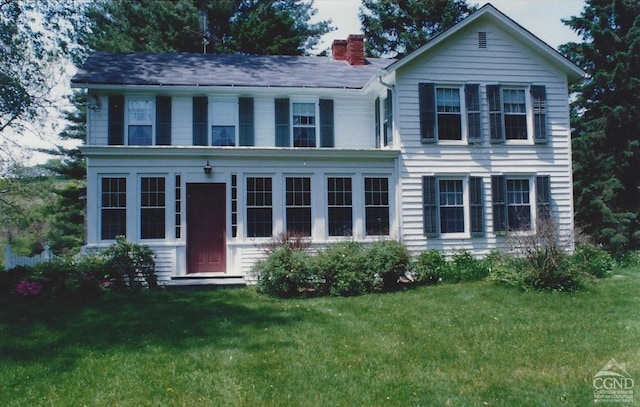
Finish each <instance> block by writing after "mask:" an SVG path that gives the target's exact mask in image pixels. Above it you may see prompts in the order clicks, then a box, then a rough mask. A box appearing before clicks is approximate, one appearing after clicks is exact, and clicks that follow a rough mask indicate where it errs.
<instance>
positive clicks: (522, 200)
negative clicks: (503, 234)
mask: <svg viewBox="0 0 640 407" xmlns="http://www.w3.org/2000/svg"><path fill="white" fill-rule="evenodd" d="M507 222H508V225H509V230H529V229H531V201H530V199H529V180H528V179H507Z"/></svg>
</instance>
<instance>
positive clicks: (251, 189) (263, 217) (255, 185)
mask: <svg viewBox="0 0 640 407" xmlns="http://www.w3.org/2000/svg"><path fill="white" fill-rule="evenodd" d="M272 195H273V192H272V180H271V178H269V177H248V178H247V236H248V237H270V236H271V235H272V232H273V206H272V205H273V203H272Z"/></svg>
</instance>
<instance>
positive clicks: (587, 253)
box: [571, 244, 613, 278]
mask: <svg viewBox="0 0 640 407" xmlns="http://www.w3.org/2000/svg"><path fill="white" fill-rule="evenodd" d="M571 266H572V267H573V268H574V269H576V270H577V271H581V272H584V273H587V274H589V275H591V276H593V277H595V278H604V277H606V276H607V275H609V273H611V270H612V269H613V258H612V257H611V255H610V254H609V253H608V252H606V251H605V250H603V249H600V248H597V247H595V246H592V245H587V244H583V245H580V246H578V247H576V250H575V252H574V253H573V255H572V256H571Z"/></svg>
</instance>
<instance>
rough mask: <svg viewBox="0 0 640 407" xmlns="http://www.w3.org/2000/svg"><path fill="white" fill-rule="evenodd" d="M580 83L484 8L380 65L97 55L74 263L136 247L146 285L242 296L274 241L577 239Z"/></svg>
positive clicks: (337, 53)
mask: <svg viewBox="0 0 640 407" xmlns="http://www.w3.org/2000/svg"><path fill="white" fill-rule="evenodd" d="M583 76H584V72H583V71H582V70H581V69H580V68H578V67H576V66H575V65H573V64H572V63H570V62H569V61H568V60H566V59H565V58H563V57H562V56H561V55H560V54H558V53H557V52H556V51H555V50H553V49H552V48H551V47H549V46H548V45H546V44H545V43H544V42H542V41H541V40H539V39H538V38H537V37H535V36H534V35H533V34H531V33H530V32H528V31H526V30H525V29H523V28H522V27H521V26H519V25H518V24H517V23H516V22H514V21H512V20H510V19H509V18H508V17H506V16H505V15H504V14H502V13H501V12H499V11H498V10H496V9H495V8H494V7H493V6H491V5H486V6H484V7H482V8H481V9H480V10H478V11H477V12H475V13H473V14H472V15H471V16H469V17H468V18H466V19H465V20H464V21H462V22H461V23H459V24H458V25H456V26H455V27H453V28H451V29H450V30H448V31H446V32H445V33H443V34H441V35H440V36H438V37H436V38H435V39H433V40H432V41H430V42H429V43H428V44H427V45H425V46H423V47H422V48H420V49H418V50H417V51H415V52H413V53H412V54H410V55H408V56H406V57H405V58H403V59H401V60H399V61H394V60H390V59H365V58H364V53H363V37H362V36H360V35H352V36H349V38H348V39H347V40H338V41H334V43H333V46H332V56H331V57H290V56H249V55H205V54H202V55H200V54H145V53H100V52H99V53H95V54H93V55H92V56H90V57H89V58H88V59H87V61H86V63H85V64H84V66H83V67H82V68H81V69H80V70H79V71H78V73H77V74H76V75H75V76H74V78H73V79H72V85H73V87H75V88H85V89H87V90H88V95H89V104H88V108H89V110H88V115H87V130H88V137H87V141H86V145H84V146H83V147H82V148H81V150H82V153H83V154H84V156H85V157H86V159H87V246H88V247H89V248H98V247H106V246H108V245H109V244H111V243H112V242H113V241H114V239H115V237H116V236H118V235H126V237H127V238H128V239H129V240H131V241H133V242H137V243H142V244H147V245H149V246H150V247H151V248H153V249H154V250H155V252H156V256H157V268H158V271H159V277H160V282H161V283H165V284H183V283H185V282H188V283H192V282H193V281H204V282H207V283H215V282H220V281H233V282H240V281H244V278H245V277H248V276H249V271H250V269H251V267H252V265H253V264H254V263H255V261H256V260H257V259H259V258H261V257H262V256H263V245H264V244H265V243H267V242H269V241H271V239H272V238H273V236H278V235H280V234H282V233H284V232H287V231H288V232H291V233H295V234H301V235H304V236H308V238H309V239H310V240H311V242H312V243H313V244H314V245H317V246H322V245H324V244H328V243H332V242H340V241H345V240H356V241H362V242H371V241H376V240H380V239H397V240H399V241H401V242H402V243H404V244H405V245H406V246H407V247H408V248H409V249H410V250H411V251H413V252H414V253H418V252H419V251H422V250H425V249H430V248H435V249H441V250H447V251H450V250H453V249H467V250H469V251H471V252H473V253H476V254H478V255H482V254H486V253H487V252H488V251H490V250H492V249H496V248H498V249H499V248H501V247H502V246H503V245H504V243H505V236H504V235H505V232H506V231H508V230H518V231H520V233H532V232H533V229H534V228H535V218H536V217H537V216H539V214H540V213H543V212H548V213H551V214H552V215H553V216H554V218H555V219H557V221H558V223H559V225H560V229H561V232H562V233H563V234H564V236H565V237H566V238H567V239H570V240H571V239H572V233H573V199H572V186H571V185H572V180H571V144H570V126H569V101H568V99H569V95H568V86H569V83H570V82H573V81H576V80H579V79H580V78H582V77H583Z"/></svg>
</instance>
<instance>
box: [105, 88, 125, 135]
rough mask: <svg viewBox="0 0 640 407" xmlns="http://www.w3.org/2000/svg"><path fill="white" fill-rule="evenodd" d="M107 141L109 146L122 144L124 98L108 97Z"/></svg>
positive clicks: (121, 96)
mask: <svg viewBox="0 0 640 407" xmlns="http://www.w3.org/2000/svg"><path fill="white" fill-rule="evenodd" d="M107 120H108V140H107V142H108V143H109V145H110V146H121V145H123V144H124V96H123V95H113V96H109V112H108V118H107Z"/></svg>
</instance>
